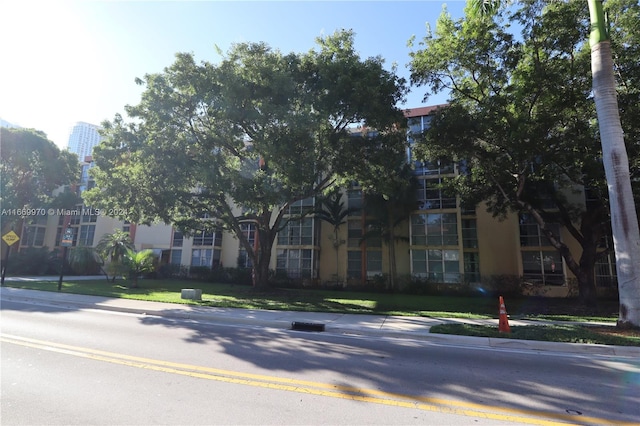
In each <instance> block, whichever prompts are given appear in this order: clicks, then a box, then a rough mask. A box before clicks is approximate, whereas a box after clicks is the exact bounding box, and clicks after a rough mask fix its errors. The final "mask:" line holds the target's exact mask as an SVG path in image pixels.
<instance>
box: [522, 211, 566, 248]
mask: <svg viewBox="0 0 640 426" xmlns="http://www.w3.org/2000/svg"><path fill="white" fill-rule="evenodd" d="M547 228H548V229H550V230H551V232H552V233H553V234H554V235H555V236H557V237H558V238H559V237H560V225H559V224H557V223H547ZM550 245H551V244H550V243H549V240H548V239H547V237H546V236H545V235H544V234H543V233H542V230H541V229H540V226H538V224H537V223H536V221H535V220H534V219H533V217H532V216H531V215H529V214H522V215H520V246H522V247H545V246H550Z"/></svg>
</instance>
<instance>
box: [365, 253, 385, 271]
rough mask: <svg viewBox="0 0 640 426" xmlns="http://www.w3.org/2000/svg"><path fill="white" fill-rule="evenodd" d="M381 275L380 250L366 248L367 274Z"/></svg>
mask: <svg viewBox="0 0 640 426" xmlns="http://www.w3.org/2000/svg"><path fill="white" fill-rule="evenodd" d="M375 275H382V252H381V251H373V250H367V276H369V277H371V276H375Z"/></svg>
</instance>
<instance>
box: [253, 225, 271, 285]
mask: <svg viewBox="0 0 640 426" xmlns="http://www.w3.org/2000/svg"><path fill="white" fill-rule="evenodd" d="M266 224H267V225H266V226H267V227H268V224H269V222H268V219H267V222H266ZM256 233H257V234H256V246H255V247H254V262H253V286H254V287H255V288H256V289H260V290H264V289H266V288H269V263H270V262H271V251H272V249H273V242H274V240H275V232H273V230H271V229H267V230H265V229H264V228H261V226H257V229H256Z"/></svg>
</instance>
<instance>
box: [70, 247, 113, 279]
mask: <svg viewBox="0 0 640 426" xmlns="http://www.w3.org/2000/svg"><path fill="white" fill-rule="evenodd" d="M69 264H70V265H71V267H72V268H73V269H74V271H75V272H76V273H79V274H87V273H90V274H92V273H95V272H96V271H97V270H98V269H99V270H100V271H101V272H102V273H103V274H104V275H105V276H106V277H107V281H109V275H108V274H107V273H106V272H105V271H104V268H103V266H104V260H102V258H101V257H100V255H99V254H98V253H97V252H96V250H95V249H94V248H92V247H86V246H79V247H72V248H71V250H70V251H69Z"/></svg>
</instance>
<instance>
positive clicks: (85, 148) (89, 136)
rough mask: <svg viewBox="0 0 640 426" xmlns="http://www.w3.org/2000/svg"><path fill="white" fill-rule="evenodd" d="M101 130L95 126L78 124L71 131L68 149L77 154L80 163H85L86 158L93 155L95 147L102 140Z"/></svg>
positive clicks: (80, 122)
mask: <svg viewBox="0 0 640 426" xmlns="http://www.w3.org/2000/svg"><path fill="white" fill-rule="evenodd" d="M99 130H100V126H96V125H95V124H89V123H84V122H82V121H79V122H77V123H76V124H74V126H73V128H72V129H71V133H70V135H69V143H68V144H67V149H68V150H69V152H73V153H75V154H77V155H78V158H79V159H80V161H84V159H85V157H87V156H90V155H91V154H92V152H93V147H94V146H96V145H98V144H99V143H100V141H101V140H102V136H100V133H99Z"/></svg>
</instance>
